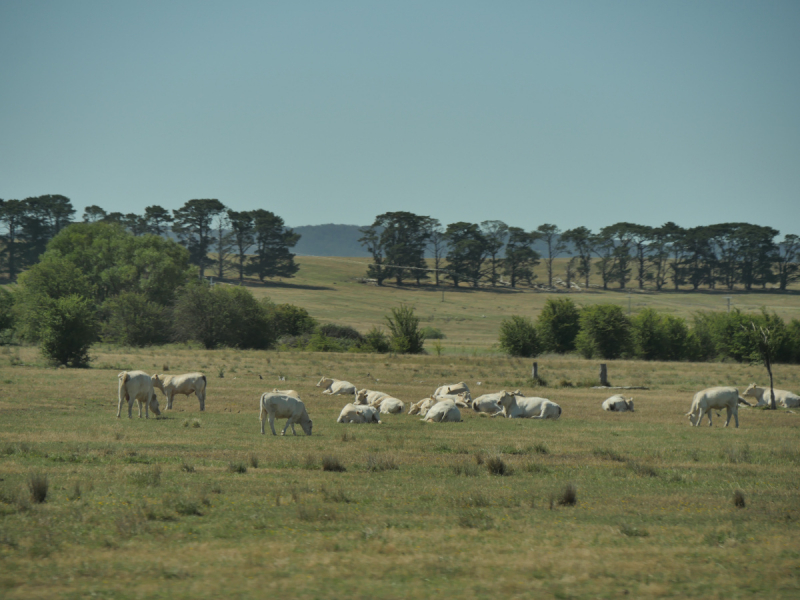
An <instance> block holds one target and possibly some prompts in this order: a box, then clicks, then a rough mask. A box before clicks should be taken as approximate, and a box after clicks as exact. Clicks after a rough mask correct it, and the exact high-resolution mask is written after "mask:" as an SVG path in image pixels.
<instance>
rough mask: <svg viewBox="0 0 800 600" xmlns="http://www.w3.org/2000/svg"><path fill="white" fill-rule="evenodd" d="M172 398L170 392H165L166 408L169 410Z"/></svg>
mask: <svg viewBox="0 0 800 600" xmlns="http://www.w3.org/2000/svg"><path fill="white" fill-rule="evenodd" d="M172 398H173V395H172V394H167V408H168V409H169V410H172Z"/></svg>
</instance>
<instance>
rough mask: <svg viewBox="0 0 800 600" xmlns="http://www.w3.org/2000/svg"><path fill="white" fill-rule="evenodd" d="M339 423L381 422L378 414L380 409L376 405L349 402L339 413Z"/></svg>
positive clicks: (337, 420)
mask: <svg viewBox="0 0 800 600" xmlns="http://www.w3.org/2000/svg"><path fill="white" fill-rule="evenodd" d="M336 422H337V423H377V424H378V425H380V424H381V419H380V417H379V416H378V409H376V408H375V407H374V406H364V405H363V404H352V403H351V404H347V405H345V407H344V408H343V409H342V412H341V413H339V418H338V419H336Z"/></svg>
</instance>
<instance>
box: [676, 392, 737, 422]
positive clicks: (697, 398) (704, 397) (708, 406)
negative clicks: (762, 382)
mask: <svg viewBox="0 0 800 600" xmlns="http://www.w3.org/2000/svg"><path fill="white" fill-rule="evenodd" d="M740 400H742V401H744V400H743V399H742V398H740V396H739V390H738V389H736V388H735V387H713V388H708V389H705V390H702V391H700V392H697V393H696V394H695V395H694V399H693V400H692V406H691V408H690V409H689V412H688V413H686V416H687V417H689V422H690V423H691V424H692V425H693V426H695V427H698V426H699V425H700V421H702V420H703V415H708V426H709V427H711V411H712V409H715V410H722V409H723V408H724V409H726V410H727V411H728V418H727V419H726V420H725V427H727V426H728V424H729V423H730V422H731V415H733V417H734V418H735V419H736V427H739V401H740ZM745 403H746V402H745Z"/></svg>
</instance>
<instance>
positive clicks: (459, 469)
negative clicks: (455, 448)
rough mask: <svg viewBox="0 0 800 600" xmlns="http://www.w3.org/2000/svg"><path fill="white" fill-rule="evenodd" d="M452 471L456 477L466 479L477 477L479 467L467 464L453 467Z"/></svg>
mask: <svg viewBox="0 0 800 600" xmlns="http://www.w3.org/2000/svg"><path fill="white" fill-rule="evenodd" d="M451 469H453V473H455V474H456V475H464V476H465V477H477V476H478V473H479V471H478V466H477V465H473V464H470V463H466V462H465V463H458V464H455V465H452V466H451Z"/></svg>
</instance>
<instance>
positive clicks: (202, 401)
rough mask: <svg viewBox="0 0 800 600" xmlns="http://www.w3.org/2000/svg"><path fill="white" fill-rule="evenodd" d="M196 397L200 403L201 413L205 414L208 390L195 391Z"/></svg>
mask: <svg viewBox="0 0 800 600" xmlns="http://www.w3.org/2000/svg"><path fill="white" fill-rule="evenodd" d="M194 393H195V396H197V399H198V400H199V401H200V412H203V411H204V410H205V409H206V388H203V389H202V390H195V392H194Z"/></svg>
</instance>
